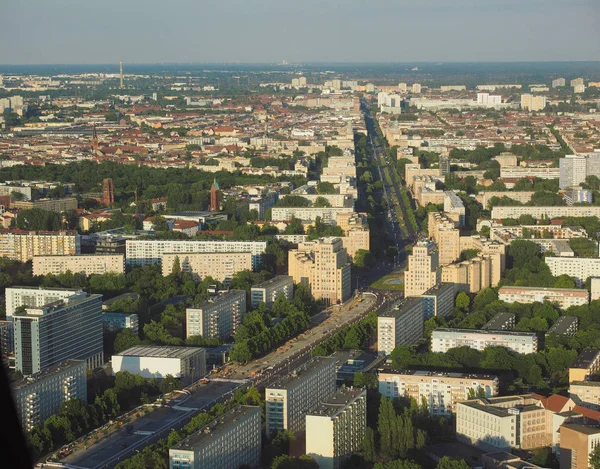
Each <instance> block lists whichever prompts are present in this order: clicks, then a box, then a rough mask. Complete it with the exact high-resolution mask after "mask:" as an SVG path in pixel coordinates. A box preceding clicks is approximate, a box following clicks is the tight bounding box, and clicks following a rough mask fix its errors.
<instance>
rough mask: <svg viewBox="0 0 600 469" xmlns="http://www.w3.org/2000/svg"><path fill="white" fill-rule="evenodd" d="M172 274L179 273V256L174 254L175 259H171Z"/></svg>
mask: <svg viewBox="0 0 600 469" xmlns="http://www.w3.org/2000/svg"><path fill="white" fill-rule="evenodd" d="M171 273H172V274H175V275H177V274H180V273H181V262H180V261H179V256H175V260H174V261H173V268H172V269H171Z"/></svg>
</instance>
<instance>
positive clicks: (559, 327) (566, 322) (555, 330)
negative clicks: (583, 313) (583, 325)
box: [546, 316, 579, 334]
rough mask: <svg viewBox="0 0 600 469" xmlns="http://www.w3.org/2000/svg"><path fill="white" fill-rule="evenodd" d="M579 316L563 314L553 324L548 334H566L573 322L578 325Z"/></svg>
mask: <svg viewBox="0 0 600 469" xmlns="http://www.w3.org/2000/svg"><path fill="white" fill-rule="evenodd" d="M578 323H579V318H577V317H576V316H561V317H559V318H558V319H557V320H556V322H555V323H554V324H553V325H552V327H551V328H550V329H548V332H546V334H564V333H566V332H567V330H568V329H569V327H571V326H572V325H573V324H575V325H577V324H578Z"/></svg>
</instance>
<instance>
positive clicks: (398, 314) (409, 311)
mask: <svg viewBox="0 0 600 469" xmlns="http://www.w3.org/2000/svg"><path fill="white" fill-rule="evenodd" d="M423 323H424V317H423V300H422V298H414V297H410V298H405V299H403V300H401V301H399V302H397V303H394V304H392V305H390V307H389V309H387V310H385V311H382V312H380V313H379V314H378V316H377V352H378V353H379V354H380V355H389V354H391V353H392V351H393V350H394V349H395V348H396V347H398V346H399V345H417V344H418V343H419V342H420V341H421V340H422V339H423Z"/></svg>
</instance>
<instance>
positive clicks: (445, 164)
mask: <svg viewBox="0 0 600 469" xmlns="http://www.w3.org/2000/svg"><path fill="white" fill-rule="evenodd" d="M440 171H441V172H442V176H447V175H448V174H450V158H449V157H447V156H440Z"/></svg>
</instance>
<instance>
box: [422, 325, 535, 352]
mask: <svg viewBox="0 0 600 469" xmlns="http://www.w3.org/2000/svg"><path fill="white" fill-rule="evenodd" d="M537 346H538V339H537V335H536V334H535V333H533V332H513V331H479V330H476V329H444V328H440V329H435V330H434V331H433V333H432V334H431V351H432V352H437V353H446V352H447V351H448V350H450V349H452V348H457V347H470V348H474V349H475V350H480V351H483V350H484V349H485V348H486V347H505V348H507V349H508V350H512V351H513V352H517V353H522V354H527V353H536V352H537Z"/></svg>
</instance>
